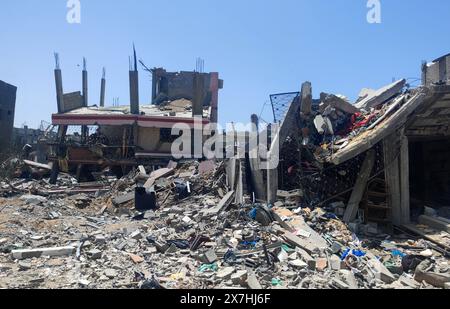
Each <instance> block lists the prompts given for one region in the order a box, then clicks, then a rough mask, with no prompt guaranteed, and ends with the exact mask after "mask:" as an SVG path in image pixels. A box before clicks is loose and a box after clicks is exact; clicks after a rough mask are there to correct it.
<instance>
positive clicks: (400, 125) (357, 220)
mask: <svg viewBox="0 0 450 309" xmlns="http://www.w3.org/2000/svg"><path fill="white" fill-rule="evenodd" d="M449 66H450V56H448V55H447V56H444V57H441V58H439V59H436V60H435V61H433V62H431V63H427V64H424V65H423V67H422V71H423V72H422V79H423V81H422V85H421V86H419V87H417V88H415V89H412V88H411V87H410V86H409V85H408V84H407V82H406V80H404V79H403V80H399V81H396V82H394V83H392V84H390V85H388V86H386V87H383V88H381V89H379V90H372V89H364V90H363V91H362V92H361V94H360V96H359V98H358V100H357V101H356V102H354V103H351V102H350V101H349V100H348V99H347V98H345V97H344V96H342V95H333V94H327V93H321V94H320V98H319V99H313V95H312V86H311V83H309V82H306V83H304V84H303V85H302V89H301V91H300V92H294V93H286V94H277V95H273V96H271V101H272V107H273V112H274V118H275V119H274V121H275V122H278V123H279V125H280V132H279V133H278V136H277V138H276V139H278V141H279V142H280V147H281V151H280V159H281V160H280V165H279V167H278V168H277V169H274V170H268V171H263V172H262V171H260V170H258V168H254V169H252V177H251V179H252V181H251V182H252V184H253V188H255V191H258V190H259V191H260V192H262V193H263V196H264V198H267V201H268V203H274V202H276V200H277V194H279V191H278V190H285V191H289V190H293V189H301V195H302V204H303V205H304V206H305V207H308V206H315V207H328V208H330V209H331V210H332V211H333V212H334V213H336V214H337V215H338V216H340V217H342V218H343V219H344V221H345V222H346V223H349V224H350V226H351V227H352V228H353V229H354V230H355V231H357V230H358V229H366V230H371V231H373V232H375V233H376V232H377V231H380V230H384V231H388V232H390V233H392V232H393V229H394V228H395V229H400V228H401V229H407V230H409V231H410V232H414V233H418V234H420V235H423V236H425V237H426V238H428V239H432V240H433V241H435V242H436V243H438V244H439V245H440V246H441V247H443V248H445V250H448V249H450V239H446V238H445V237H440V236H439V232H436V231H435V232H430V231H431V230H430V229H429V228H435V229H437V230H438V231H439V230H444V231H447V232H448V230H449V219H450V216H449V205H450V77H449V75H448V72H449ZM260 195H261V194H260ZM417 223H419V224H417ZM427 228H428V229H427Z"/></svg>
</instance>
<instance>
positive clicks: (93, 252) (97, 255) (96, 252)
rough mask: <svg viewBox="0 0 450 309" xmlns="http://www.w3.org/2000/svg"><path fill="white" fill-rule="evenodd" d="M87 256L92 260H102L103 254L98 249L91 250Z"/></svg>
mask: <svg viewBox="0 0 450 309" xmlns="http://www.w3.org/2000/svg"><path fill="white" fill-rule="evenodd" d="M87 255H88V256H89V258H90V259H91V260H98V259H101V258H102V255H103V252H102V251H100V250H98V249H92V250H89V251H88V253H87Z"/></svg>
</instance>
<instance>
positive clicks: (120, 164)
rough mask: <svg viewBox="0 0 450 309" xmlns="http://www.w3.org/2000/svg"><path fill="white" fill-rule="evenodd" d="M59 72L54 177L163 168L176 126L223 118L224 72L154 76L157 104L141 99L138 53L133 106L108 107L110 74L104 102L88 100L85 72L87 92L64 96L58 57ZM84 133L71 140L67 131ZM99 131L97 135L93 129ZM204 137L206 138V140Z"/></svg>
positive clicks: (154, 72)
mask: <svg viewBox="0 0 450 309" xmlns="http://www.w3.org/2000/svg"><path fill="white" fill-rule="evenodd" d="M56 63H57V67H56V70H55V80H56V91H57V103H58V113H57V114H54V115H53V116H52V124H53V125H55V126H58V138H57V140H55V141H54V143H53V146H54V147H53V153H52V155H51V160H52V161H53V162H54V165H53V166H54V171H53V174H54V177H53V181H55V177H56V175H57V172H58V171H59V170H60V169H63V170H66V171H68V170H71V171H74V170H77V174H78V175H82V174H83V170H84V171H92V170H93V169H94V170H95V169H99V168H100V169H103V168H105V167H111V168H112V169H114V171H115V172H116V173H119V174H122V173H127V171H129V170H130V168H131V167H135V166H138V165H139V164H145V165H151V166H161V165H165V164H167V163H168V162H169V161H170V160H171V159H172V152H171V146H172V143H173V142H174V141H175V140H176V139H177V138H178V136H173V135H172V128H173V126H174V125H175V124H180V123H181V124H184V125H188V126H189V127H190V128H191V129H192V130H193V129H194V123H195V120H196V118H197V119H199V120H200V122H201V124H200V125H201V127H202V128H203V126H205V125H207V124H209V123H215V122H216V121H217V119H218V98H219V89H222V87H223V81H222V80H221V79H219V74H218V73H216V72H213V73H202V72H167V71H166V70H164V69H162V68H155V69H150V70H149V71H150V72H151V73H152V77H153V81H152V102H151V104H147V105H141V104H140V101H139V85H138V84H139V75H138V68H137V58H136V53H135V54H134V63H130V72H129V80H130V105H129V106H113V107H105V104H104V98H105V85H106V79H105V73H104V74H103V79H102V82H101V94H100V104H99V105H91V104H90V102H89V100H88V81H87V79H88V73H87V69H86V62H85V61H84V69H83V75H82V76H83V90H82V92H74V93H66V94H65V93H64V92H63V86H62V73H61V69H60V67H59V59H58V57H57V59H56ZM71 128H72V129H73V128H80V129H81V130H80V131H81V133H80V134H78V135H76V136H75V138H74V136H67V132H68V129H69V130H70V129H71ZM93 130H95V131H93ZM204 138H205V139H206V138H207V137H204Z"/></svg>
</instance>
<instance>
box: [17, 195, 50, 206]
mask: <svg viewBox="0 0 450 309" xmlns="http://www.w3.org/2000/svg"><path fill="white" fill-rule="evenodd" d="M20 200H22V201H24V202H25V203H26V204H33V205H39V204H43V203H45V202H47V199H46V198H45V197H43V196H39V195H22V196H21V197H20Z"/></svg>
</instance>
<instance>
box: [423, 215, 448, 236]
mask: <svg viewBox="0 0 450 309" xmlns="http://www.w3.org/2000/svg"><path fill="white" fill-rule="evenodd" d="M419 223H420V224H423V225H428V226H429V227H431V228H433V229H435V230H440V231H444V232H447V233H450V221H449V220H447V219H445V218H439V217H436V218H433V217H430V216H425V215H423V216H420V217H419Z"/></svg>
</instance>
